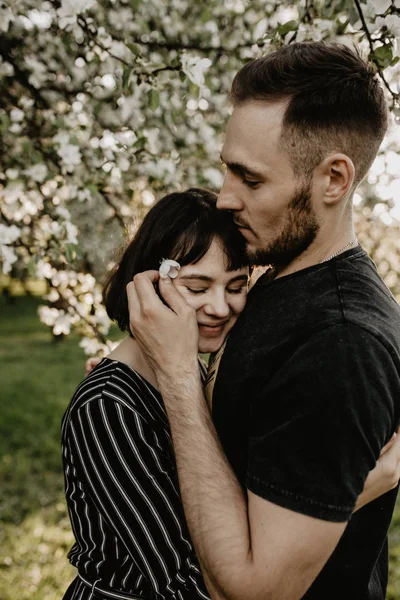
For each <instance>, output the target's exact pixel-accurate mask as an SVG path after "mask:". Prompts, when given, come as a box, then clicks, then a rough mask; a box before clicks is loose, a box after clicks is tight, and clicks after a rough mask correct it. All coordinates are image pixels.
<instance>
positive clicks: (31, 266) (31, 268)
mask: <svg viewBox="0 0 400 600" xmlns="http://www.w3.org/2000/svg"><path fill="white" fill-rule="evenodd" d="M27 271H28V277H35V275H36V258H35V257H33V256H32V258H31V259H30V260H29V262H28V264H27Z"/></svg>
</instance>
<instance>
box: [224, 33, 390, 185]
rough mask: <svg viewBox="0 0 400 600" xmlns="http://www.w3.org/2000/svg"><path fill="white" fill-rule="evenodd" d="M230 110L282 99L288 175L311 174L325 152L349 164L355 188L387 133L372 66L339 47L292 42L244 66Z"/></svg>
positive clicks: (354, 52)
mask: <svg viewBox="0 0 400 600" xmlns="http://www.w3.org/2000/svg"><path fill="white" fill-rule="evenodd" d="M230 95H231V100H232V102H233V105H234V106H240V105H241V104H244V103H245V102H248V101H249V102H252V101H253V102H254V101H256V102H280V101H284V100H287V106H286V110H285V114H284V118H283V128H282V135H281V145H282V147H283V149H284V150H286V152H287V153H288V155H289V158H290V160H291V163H292V166H293V169H294V172H295V173H296V174H297V175H298V176H303V177H306V178H307V177H310V176H311V175H312V173H313V170H314V168H315V167H316V166H317V165H318V164H320V163H321V161H322V160H324V158H325V157H326V156H328V155H329V153H331V152H344V153H345V154H346V155H347V156H349V158H351V160H352V161H353V163H354V166H355V170H356V174H355V184H356V185H357V184H358V183H359V182H360V181H361V180H362V179H363V178H364V176H365V175H366V173H367V171H368V169H369V167H370V166H371V164H372V162H373V160H374V158H375V156H376V154H377V152H378V148H379V146H380V144H381V142H382V139H383V136H384V135H385V132H386V129H387V108H386V102H385V97H384V94H383V90H382V87H381V86H380V84H379V80H378V76H377V73H376V69H375V67H374V66H373V65H372V64H371V63H368V62H367V61H365V60H364V59H363V58H362V57H361V56H360V54H359V53H358V51H357V50H356V49H351V48H348V47H347V46H344V45H342V44H334V43H331V44H327V43H325V42H323V41H319V42H303V43H293V44H289V45H287V46H283V47H282V48H279V50H276V51H275V52H272V53H271V54H269V55H267V56H263V57H261V58H258V59H256V60H253V61H250V62H248V63H246V64H245V65H244V67H242V69H240V71H239V72H238V73H237V75H236V77H235V79H234V80H233V83H232V88H231V94H230Z"/></svg>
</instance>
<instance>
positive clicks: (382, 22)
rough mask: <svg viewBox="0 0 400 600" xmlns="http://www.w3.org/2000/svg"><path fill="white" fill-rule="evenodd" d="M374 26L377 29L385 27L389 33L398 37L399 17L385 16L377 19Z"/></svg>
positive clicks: (399, 33)
mask: <svg viewBox="0 0 400 600" xmlns="http://www.w3.org/2000/svg"><path fill="white" fill-rule="evenodd" d="M375 24H376V26H377V27H378V28H381V27H386V28H387V30H388V31H389V33H391V34H392V35H394V36H396V37H400V16H398V15H386V17H377V19H376V20H375Z"/></svg>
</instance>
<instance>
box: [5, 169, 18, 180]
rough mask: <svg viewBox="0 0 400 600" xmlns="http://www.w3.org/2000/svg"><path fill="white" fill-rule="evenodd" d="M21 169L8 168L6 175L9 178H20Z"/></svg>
mask: <svg viewBox="0 0 400 600" xmlns="http://www.w3.org/2000/svg"><path fill="white" fill-rule="evenodd" d="M18 176H19V170H18V169H7V171H6V177H7V179H18Z"/></svg>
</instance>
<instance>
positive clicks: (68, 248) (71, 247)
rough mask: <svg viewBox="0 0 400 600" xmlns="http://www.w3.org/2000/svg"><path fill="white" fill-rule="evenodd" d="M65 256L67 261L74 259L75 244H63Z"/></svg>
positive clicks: (70, 261)
mask: <svg viewBox="0 0 400 600" xmlns="http://www.w3.org/2000/svg"><path fill="white" fill-rule="evenodd" d="M65 258H66V259H67V262H69V263H72V262H73V261H74V260H75V259H76V252H75V244H66V245H65Z"/></svg>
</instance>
